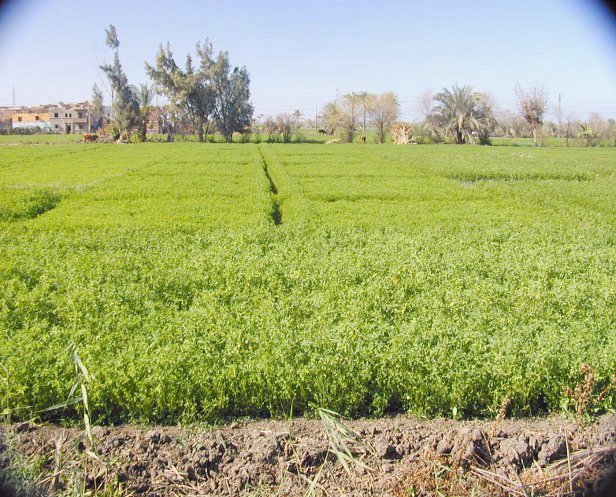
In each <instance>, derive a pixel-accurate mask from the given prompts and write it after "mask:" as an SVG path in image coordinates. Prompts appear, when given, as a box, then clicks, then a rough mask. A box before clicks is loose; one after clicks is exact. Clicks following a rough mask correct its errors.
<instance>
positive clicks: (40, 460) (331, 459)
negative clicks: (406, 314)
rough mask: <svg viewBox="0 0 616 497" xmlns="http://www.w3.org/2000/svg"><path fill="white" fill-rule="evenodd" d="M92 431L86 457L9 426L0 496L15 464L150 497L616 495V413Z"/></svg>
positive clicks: (38, 481)
mask: <svg viewBox="0 0 616 497" xmlns="http://www.w3.org/2000/svg"><path fill="white" fill-rule="evenodd" d="M92 434H93V441H94V447H93V449H94V450H93V451H91V452H90V453H88V447H89V442H88V440H87V437H86V434H85V433H84V432H83V431H81V432H80V431H79V430H78V429H76V428H61V427H57V426H50V425H42V426H36V425H33V424H21V425H10V426H5V427H4V428H3V429H2V431H1V432H0V451H2V455H0V465H1V466H2V468H4V470H3V473H4V477H1V476H0V482H2V481H3V480H4V486H3V487H0V494H2V491H4V492H5V493H7V492H8V491H9V490H10V489H11V488H12V489H13V490H12V491H13V494H15V492H16V490H15V489H16V488H18V486H16V485H19V481H18V480H16V475H15V473H16V471H17V470H18V469H19V468H23V467H24V466H27V465H30V467H35V468H37V470H36V472H35V473H34V474H35V476H34V478H33V481H31V482H29V485H30V488H31V490H32V489H34V490H36V489H38V490H39V491H42V492H43V493H44V494H47V495H53V494H57V493H60V492H63V491H64V492H66V491H67V489H68V488H69V487H70V486H71V485H82V486H83V488H84V489H86V491H87V490H88V489H90V490H94V489H98V490H99V491H102V490H103V489H105V488H106V490H107V491H111V490H114V491H115V492H117V493H116V494H114V495H118V494H120V495H136V496H140V495H143V496H148V497H167V496H172V495H225V496H231V495H233V496H236V495H254V496H265V495H268V496H269V495H280V496H283V495H284V496H304V495H330V496H334V495H335V496H372V495H378V496H381V495H388V496H389V495H393V496H402V495H404V496H412V495H414V496H433V495H434V496H437V495H445V496H448V495H486V496H487V495H490V496H494V495H519V496H530V495H551V496H553V495H588V496H590V495H593V496H596V495H606V496H608V495H611V496H615V495H616V492H615V491H614V488H613V487H612V488H608V486H607V485H608V484H610V481H611V485H612V486H613V485H614V473H613V468H614V465H615V462H616V415H613V414H607V415H604V416H602V417H599V418H597V419H596V420H595V421H594V422H593V423H591V424H589V425H581V424H578V423H577V422H575V421H573V420H572V419H570V418H564V417H558V416H555V417H548V418H541V419H525V420H508V419H505V420H501V421H465V422H461V421H454V420H442V419H438V420H420V419H415V418H408V417H394V418H386V419H376V420H357V421H342V422H334V424H329V425H328V424H327V423H326V422H323V421H320V420H307V419H294V420H292V421H250V422H248V421H247V422H243V423H233V424H230V425H227V426H225V427H221V428H218V429H205V428H196V427H191V428H178V427H156V428H152V427H136V426H119V427H93V429H92ZM610 471H612V473H611V476H610ZM22 473H23V471H22ZM610 478H611V480H610ZM11 482H12V483H11ZM21 483H22V487H19V488H22V489H23V488H24V486H23V482H21ZM34 490H32V491H33V492H34ZM610 492H614V493H610ZM2 495H4V494H2ZM107 495H109V494H107Z"/></svg>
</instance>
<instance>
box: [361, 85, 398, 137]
mask: <svg viewBox="0 0 616 497" xmlns="http://www.w3.org/2000/svg"><path fill="white" fill-rule="evenodd" d="M368 113H369V115H370V119H371V121H372V124H374V126H375V127H376V140H377V142H378V143H385V136H386V135H387V133H388V132H389V130H390V128H391V125H392V124H393V123H394V122H395V121H396V120H397V119H398V116H399V115H400V102H399V101H398V97H397V96H396V94H395V93H393V92H386V93H383V94H381V95H378V96H376V97H373V99H372V104H371V106H370V107H369V108H368Z"/></svg>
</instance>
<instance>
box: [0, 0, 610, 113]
mask: <svg viewBox="0 0 616 497" xmlns="http://www.w3.org/2000/svg"><path fill="white" fill-rule="evenodd" d="M109 24H113V25H115V26H116V28H117V32H118V37H119V39H120V58H121V61H122V65H123V67H124V69H125V72H126V74H127V76H128V79H129V82H131V83H134V84H138V83H142V82H148V79H147V76H146V73H145V69H144V62H145V61H148V62H151V63H152V62H154V59H155V56H156V52H157V50H158V47H159V45H160V44H161V43H164V44H166V43H167V42H169V43H170V45H171V49H172V51H173V53H174V55H175V56H176V61H178V62H179V63H181V64H183V62H184V60H185V57H186V54H187V53H189V52H192V53H194V47H195V44H196V43H197V42H198V41H202V40H204V39H205V38H209V39H210V41H211V42H212V43H213V45H214V50H215V51H216V52H217V51H219V50H226V51H228V52H229V57H230V60H231V62H232V64H234V65H238V66H246V67H247V69H248V71H249V73H250V77H251V99H252V102H253V104H254V106H255V115H259V114H264V115H276V114H278V113H281V112H289V113H291V112H293V111H294V110H296V109H299V110H300V111H301V112H302V113H303V114H304V115H305V116H306V117H314V114H315V111H316V110H317V109H319V110H320V109H321V108H322V106H323V105H324V104H325V103H327V102H328V101H331V100H333V99H335V98H336V96H338V95H343V94H345V93H350V92H353V91H369V92H374V93H381V92H385V91H393V92H395V93H396V94H397V95H398V97H399V99H400V102H401V110H402V116H401V118H402V119H406V120H412V119H416V118H419V117H420V116H421V114H420V105H419V99H420V96H421V95H422V94H424V93H425V92H426V91H431V92H433V93H436V92H438V91H440V90H442V89H443V88H444V87H448V88H450V87H451V86H452V85H453V84H454V83H457V84H458V85H465V84H467V85H470V86H472V87H473V88H474V89H476V90H479V91H484V92H488V93H490V94H491V95H492V97H493V99H494V101H495V103H496V105H497V108H498V109H499V110H506V109H508V110H511V111H515V110H516V98H515V93H514V86H515V85H516V83H517V84H520V85H521V86H522V87H526V88H528V87H531V86H536V85H543V86H544V87H545V89H546V90H547V92H548V95H549V98H550V103H551V104H552V107H551V115H552V116H553V115H554V111H555V107H556V105H557V104H558V98H559V95H560V98H561V106H562V107H561V108H562V113H563V116H564V117H573V118H578V119H584V118H587V117H588V116H589V114H590V113H592V112H597V113H599V114H600V115H602V116H603V117H605V118H609V117H614V118H616V20H615V18H614V17H613V16H612V15H611V14H610V12H609V10H607V8H606V7H604V6H603V5H602V4H601V3H599V2H595V1H594V0H516V1H501V0H488V1H484V0H471V1H468V0H466V1H453V0H440V1H428V0H406V1H405V0H381V1H375V0H310V1H309V2H308V1H304V0H297V1H295V0H260V1H258V2H256V1H248V0H235V1H233V2H224V1H223V2H221V1H220V0H216V1H211V0H201V1H189V0H175V1H173V2H169V1H168V0H166V1H162V0H149V1H148V2H143V1H141V2H132V1H131V2H127V1H125V0H124V1H116V0H105V1H104V2H89V1H82V2H75V1H74V0H12V1H11V0H9V1H8V2H6V1H5V2H4V3H3V4H2V6H1V7H0V106H4V105H12V103H13V88H14V89H15V103H16V104H17V105H38V104H45V103H57V102H60V101H63V102H76V101H84V100H88V99H90V98H91V95H92V86H93V84H94V83H96V84H98V85H99V86H100V87H102V88H105V89H106V88H107V86H108V85H106V83H105V79H104V76H103V74H102V72H101V71H100V69H99V65H100V64H101V63H103V62H109V61H111V60H112V56H113V55H112V52H111V50H110V49H109V48H108V47H107V46H106V45H105V43H104V42H105V28H106V27H108V26H109ZM105 100H106V101H105V103H106V104H109V103H110V96H109V94H108V92H107V94H106V97H105ZM161 101H162V100H161ZM548 117H549V116H548Z"/></svg>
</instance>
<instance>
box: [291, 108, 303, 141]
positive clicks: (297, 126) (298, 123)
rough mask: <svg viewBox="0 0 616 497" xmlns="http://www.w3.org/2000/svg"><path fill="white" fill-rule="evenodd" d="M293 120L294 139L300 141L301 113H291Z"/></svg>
mask: <svg viewBox="0 0 616 497" xmlns="http://www.w3.org/2000/svg"><path fill="white" fill-rule="evenodd" d="M292 115H293V119H294V120H295V139H296V140H297V141H301V134H302V112H301V111H300V110H299V109H297V110H295V111H294V112H293V114H292Z"/></svg>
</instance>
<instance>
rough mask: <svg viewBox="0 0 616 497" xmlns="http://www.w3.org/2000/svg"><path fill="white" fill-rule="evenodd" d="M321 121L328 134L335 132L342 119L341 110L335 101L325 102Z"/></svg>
mask: <svg viewBox="0 0 616 497" xmlns="http://www.w3.org/2000/svg"><path fill="white" fill-rule="evenodd" d="M321 121H322V123H323V128H324V129H325V131H326V132H327V134H328V135H332V134H334V133H335V132H336V130H337V129H338V126H340V123H341V121H342V116H341V110H340V109H339V107H338V105H337V103H336V102H328V103H326V104H325V106H324V107H323V111H322V118H321Z"/></svg>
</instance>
